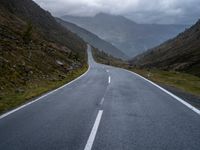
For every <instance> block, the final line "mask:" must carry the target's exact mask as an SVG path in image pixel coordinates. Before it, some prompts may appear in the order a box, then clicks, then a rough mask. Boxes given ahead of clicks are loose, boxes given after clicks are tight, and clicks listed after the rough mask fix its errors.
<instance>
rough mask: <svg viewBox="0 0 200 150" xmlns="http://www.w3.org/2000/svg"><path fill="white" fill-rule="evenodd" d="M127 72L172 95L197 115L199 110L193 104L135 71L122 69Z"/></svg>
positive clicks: (199, 112) (199, 113)
mask: <svg viewBox="0 0 200 150" xmlns="http://www.w3.org/2000/svg"><path fill="white" fill-rule="evenodd" d="M123 70H125V71H127V72H129V73H132V74H134V75H136V76H138V77H140V78H142V79H144V80H145V81H147V82H149V83H151V84H152V85H154V86H156V87H157V88H159V89H160V90H162V91H163V92H165V93H167V94H168V95H170V96H172V97H173V98H174V99H176V100H178V101H179V102H181V103H182V104H183V105H185V106H187V107H188V108H190V109H191V110H193V111H194V112H196V113H197V114H198V115H200V110H199V109H197V108H195V107H194V106H192V105H191V104H189V103H187V102H186V101H184V100H183V99H181V98H180V97H178V96H176V95H174V94H173V93H171V92H169V91H168V90H166V89H164V88H162V87H161V86H159V85H157V84H156V83H154V82H152V81H150V80H148V79H146V78H145V77H143V76H141V75H139V74H137V73H135V72H132V71H129V70H126V69H123Z"/></svg>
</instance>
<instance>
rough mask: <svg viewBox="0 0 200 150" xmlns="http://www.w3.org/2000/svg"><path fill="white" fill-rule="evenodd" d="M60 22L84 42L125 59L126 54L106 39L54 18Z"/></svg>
mask: <svg viewBox="0 0 200 150" xmlns="http://www.w3.org/2000/svg"><path fill="white" fill-rule="evenodd" d="M56 20H57V21H58V22H59V23H60V24H62V25H63V26H64V27H66V28H67V29H69V30H70V31H72V32H74V33H76V34H77V35H78V36H80V37H81V38H82V39H83V40H84V41H85V42H87V43H90V44H91V45H93V46H94V47H96V48H98V49H99V50H101V51H104V52H105V53H107V54H109V55H112V56H114V57H117V58H121V59H126V58H127V56H126V55H125V54H124V53H123V52H121V51H120V50H119V49H118V48H116V47H115V46H113V45H112V44H110V43H109V42H107V41H104V40H102V39H101V38H99V37H98V36H97V35H95V34H93V33H91V32H89V31H87V30H85V29H83V28H81V27H79V26H77V25H75V24H73V23H70V22H67V21H63V20H61V19H59V18H57V19H56Z"/></svg>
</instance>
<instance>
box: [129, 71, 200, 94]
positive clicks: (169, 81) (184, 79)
mask: <svg viewBox="0 0 200 150" xmlns="http://www.w3.org/2000/svg"><path fill="white" fill-rule="evenodd" d="M130 70H131V71H134V72H136V73H138V74H140V75H142V76H144V77H145V78H148V79H150V80H151V81H154V82H157V83H160V84H164V85H168V86H172V87H175V88H178V89H180V90H182V91H184V92H187V93H190V94H192V95H196V96H198V97H200V78H199V77H197V76H194V75H191V74H187V73H182V72H175V71H163V70H158V69H151V70H149V69H136V68H131V69H130Z"/></svg>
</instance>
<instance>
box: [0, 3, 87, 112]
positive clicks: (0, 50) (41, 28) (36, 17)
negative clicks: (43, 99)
mask: <svg viewBox="0 0 200 150" xmlns="http://www.w3.org/2000/svg"><path fill="white" fill-rule="evenodd" d="M86 61H87V58H86V43H85V42H84V41H83V40H82V39H80V38H79V37H78V36H76V35H75V34H74V33H72V32H71V31H69V30H67V29H66V28H64V27H63V26H62V25H60V24H59V23H57V22H56V20H55V19H54V17H52V16H51V14H50V13H49V12H47V11H45V10H43V9H41V8H40V7H39V6H38V5H37V4H36V3H35V2H33V1H32V0H1V1H0V112H1V111H5V110H7V109H9V108H12V107H15V106H16V105H19V104H21V103H22V102H24V100H25V99H29V98H31V97H33V96H35V95H38V94H41V93H42V92H45V91H47V90H49V89H52V88H55V87H56V86H58V85H59V84H61V82H62V84H63V83H64V82H66V81H68V80H70V79H72V78H74V77H75V76H76V75H78V74H80V73H81V71H82V72H83V70H85V69H83V68H84V66H86ZM85 68H86V67H85ZM76 72H79V73H77V74H76Z"/></svg>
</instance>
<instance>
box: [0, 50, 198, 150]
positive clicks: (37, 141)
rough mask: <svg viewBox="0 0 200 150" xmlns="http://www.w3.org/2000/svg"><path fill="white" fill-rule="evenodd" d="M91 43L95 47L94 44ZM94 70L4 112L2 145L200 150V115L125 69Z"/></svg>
mask: <svg viewBox="0 0 200 150" xmlns="http://www.w3.org/2000/svg"><path fill="white" fill-rule="evenodd" d="M89 49H90V48H89ZM89 64H90V69H89V71H88V72H87V73H86V74H85V75H83V76H82V77H80V78H79V79H78V80H76V81H74V82H72V83H71V84H68V85H67V86H65V87H62V88H60V89H58V90H56V91H54V92H51V93H50V94H48V95H45V96H43V97H42V98H40V99H39V100H36V101H34V102H33V103H31V104H28V105H27V106H25V107H23V108H19V109H18V110H17V111H14V112H12V113H9V114H6V115H4V116H1V117H0V150H84V149H85V150H90V149H93V150H175V149H176V150H199V149H200V115H199V114H197V113H196V112H195V111H193V110H191V109H190V108H188V107H187V106H185V105H184V104H182V103H181V102H179V101H178V100H176V99H175V98H174V97H172V96H170V95H169V94H167V93H166V92H164V91H162V90H160V89H159V88H158V87H156V86H154V85H153V84H151V83H149V82H147V81H146V80H144V79H142V78H140V77H139V76H137V75H135V74H132V73H130V72H128V71H125V70H123V69H119V68H114V67H110V66H105V65H100V64H97V63H95V62H94V60H93V58H92V56H91V52H90V50H89Z"/></svg>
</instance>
